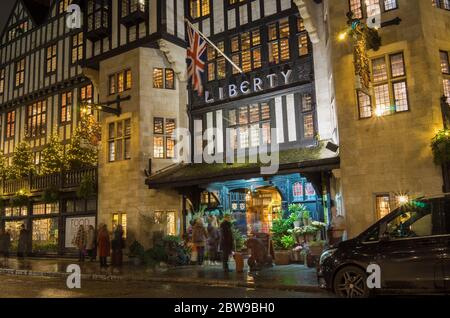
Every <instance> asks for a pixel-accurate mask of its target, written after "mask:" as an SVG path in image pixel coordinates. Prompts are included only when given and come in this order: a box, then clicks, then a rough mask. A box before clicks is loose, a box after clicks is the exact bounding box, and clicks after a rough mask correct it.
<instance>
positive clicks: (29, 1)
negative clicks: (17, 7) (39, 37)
mask: <svg viewBox="0 0 450 318" xmlns="http://www.w3.org/2000/svg"><path fill="white" fill-rule="evenodd" d="M22 2H23V3H24V4H25V6H26V8H27V9H28V13H29V14H30V16H31V18H32V19H33V21H34V22H35V24H37V25H39V24H42V23H43V22H44V21H45V18H46V17H47V14H48V10H49V8H50V5H51V2H52V1H51V0H22Z"/></svg>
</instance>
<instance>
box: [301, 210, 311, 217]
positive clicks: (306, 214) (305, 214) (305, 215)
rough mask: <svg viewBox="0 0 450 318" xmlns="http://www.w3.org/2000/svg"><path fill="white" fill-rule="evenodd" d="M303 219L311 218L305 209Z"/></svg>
mask: <svg viewBox="0 0 450 318" xmlns="http://www.w3.org/2000/svg"><path fill="white" fill-rule="evenodd" d="M302 217H303V219H309V218H311V214H310V213H309V211H308V210H307V209H305V210H304V211H303V216H302Z"/></svg>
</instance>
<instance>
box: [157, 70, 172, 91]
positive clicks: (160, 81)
mask: <svg viewBox="0 0 450 318" xmlns="http://www.w3.org/2000/svg"><path fill="white" fill-rule="evenodd" d="M153 88H165V89H175V72H174V70H172V69H170V68H166V69H164V68H154V69H153Z"/></svg>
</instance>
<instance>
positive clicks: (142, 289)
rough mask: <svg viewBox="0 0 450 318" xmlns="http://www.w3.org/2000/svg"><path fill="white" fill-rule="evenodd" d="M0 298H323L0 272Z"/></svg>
mask: <svg viewBox="0 0 450 318" xmlns="http://www.w3.org/2000/svg"><path fill="white" fill-rule="evenodd" d="M0 286H2V288H0V298H50V297H51V298H132V297H133V298H224V299H231V298H326V297H330V295H329V294H327V293H325V292H321V293H307V292H293V291H280V290H275V291H274V290H269V289H252V288H229V287H221V286H195V285H185V284H174V283H156V284H155V283H150V282H123V281H119V282H117V281H108V282H98V281H82V283H81V289H68V288H67V287H66V282H65V279H62V278H50V277H25V276H9V275H0Z"/></svg>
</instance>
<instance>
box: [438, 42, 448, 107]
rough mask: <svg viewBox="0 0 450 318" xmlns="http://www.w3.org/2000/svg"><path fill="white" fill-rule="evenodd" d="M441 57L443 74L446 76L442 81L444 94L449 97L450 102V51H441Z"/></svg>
mask: <svg viewBox="0 0 450 318" xmlns="http://www.w3.org/2000/svg"><path fill="white" fill-rule="evenodd" d="M440 58H441V71H442V76H443V77H444V79H443V81H442V84H443V87H444V95H445V96H446V97H447V103H449V104H450V61H449V54H448V52H446V51H440Z"/></svg>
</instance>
